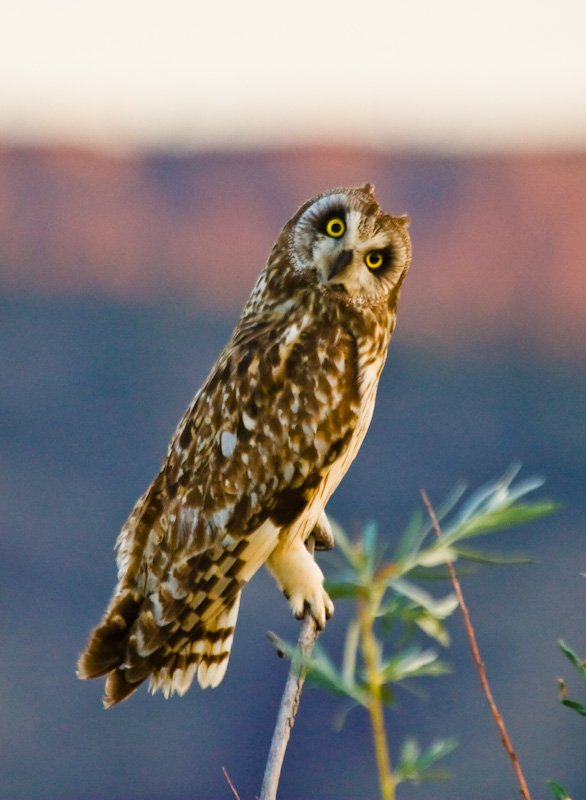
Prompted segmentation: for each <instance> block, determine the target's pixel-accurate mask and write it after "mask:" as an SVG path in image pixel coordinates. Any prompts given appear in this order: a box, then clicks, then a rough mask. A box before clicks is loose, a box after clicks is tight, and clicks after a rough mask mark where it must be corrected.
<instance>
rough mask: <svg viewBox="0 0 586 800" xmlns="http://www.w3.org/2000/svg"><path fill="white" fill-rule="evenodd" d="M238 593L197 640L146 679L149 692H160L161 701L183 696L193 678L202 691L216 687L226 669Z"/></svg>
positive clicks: (238, 597)
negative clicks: (174, 696)
mask: <svg viewBox="0 0 586 800" xmlns="http://www.w3.org/2000/svg"><path fill="white" fill-rule="evenodd" d="M240 594H241V593H240V592H238V594H237V595H236V596H235V597H234V599H233V600H232V601H231V603H230V604H229V605H228V606H226V607H225V608H223V609H222V611H221V612H220V613H219V614H218V616H217V617H214V618H213V619H209V620H207V621H206V623H205V628H203V630H200V631H199V632H198V636H197V639H194V640H193V641H191V642H189V643H188V644H186V645H185V646H184V647H183V648H181V650H179V651H178V652H177V653H172V654H170V655H169V658H168V659H167V660H166V661H165V662H164V664H163V665H162V666H161V667H160V668H159V669H156V670H155V671H154V672H153V674H152V675H151V677H150V682H149V690H150V691H151V692H152V693H153V694H154V693H155V692H157V691H162V692H163V694H164V695H165V697H169V696H170V695H172V694H174V693H177V694H178V695H184V694H185V692H186V691H187V690H188V689H189V687H190V686H191V684H192V682H193V679H194V678H195V676H196V675H197V679H198V682H199V684H200V686H201V687H202V688H203V689H206V688H208V687H211V688H215V687H216V686H218V685H219V684H220V683H221V681H222V679H223V678H224V675H225V674H226V669H227V667H228V661H229V659H230V651H231V649H232V642H233V641H234V629H235V626H236V620H237V618H238V610H239V608H240Z"/></svg>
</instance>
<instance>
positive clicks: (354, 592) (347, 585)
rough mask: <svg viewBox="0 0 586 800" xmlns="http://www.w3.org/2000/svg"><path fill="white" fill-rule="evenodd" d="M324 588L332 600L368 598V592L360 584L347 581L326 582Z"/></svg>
mask: <svg viewBox="0 0 586 800" xmlns="http://www.w3.org/2000/svg"><path fill="white" fill-rule="evenodd" d="M324 587H325V589H326V591H327V593H328V594H329V595H330V597H331V598H332V600H340V599H347V598H350V597H352V598H358V597H366V596H367V590H366V589H365V588H364V586H362V585H361V584H360V583H358V582H352V581H350V580H345V581H325V582H324Z"/></svg>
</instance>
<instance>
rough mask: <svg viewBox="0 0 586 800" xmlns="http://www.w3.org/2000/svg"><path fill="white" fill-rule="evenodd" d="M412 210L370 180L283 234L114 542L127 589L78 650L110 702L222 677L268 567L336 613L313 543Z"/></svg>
mask: <svg viewBox="0 0 586 800" xmlns="http://www.w3.org/2000/svg"><path fill="white" fill-rule="evenodd" d="M407 222H408V220H407V218H406V217H390V216H388V215H386V214H384V213H383V212H382V210H381V209H380V207H379V205H378V204H377V202H376V201H375V199H374V194H373V190H372V187H371V186H369V185H367V186H365V187H363V188H362V189H336V190H332V191H330V192H326V193H325V194H323V195H320V197H318V198H316V199H314V200H311V201H309V202H308V203H306V204H305V205H304V206H302V208H301V209H300V210H299V211H298V212H297V214H296V215H295V216H294V217H293V219H292V220H291V221H290V222H289V223H287V225H286V226H285V227H284V228H283V230H282V232H281V234H280V236H279V238H278V240H277V243H276V245H275V247H274V248H273V251H272V253H271V256H270V258H269V262H268V264H267V267H266V268H265V270H264V271H263V273H262V274H261V276H260V278H259V280H258V282H257V285H256V287H255V289H254V290H253V292H252V295H251V297H250V299H249V301H248V303H247V305H246V306H245V308H244V311H243V313H242V316H241V319H240V321H239V323H238V325H237V327H236V329H235V331H234V334H233V335H232V338H231V339H230V341H229V342H228V344H227V345H226V347H225V348H224V351H223V352H222V354H221V355H220V357H219V358H218V361H217V363H216V365H215V366H214V368H213V369H212V371H211V373H210V375H209V377H208V379H207V380H206V382H205V383H204V385H203V387H202V388H201V390H200V391H199V392H198V394H197V395H196V397H195V398H194V400H193V402H192V403H191V405H190V406H189V408H188V409H187V411H186V413H185V415H184V416H183V419H182V420H181V422H180V423H179V426H178V428H177V431H176V433H175V435H174V436H173V438H172V440H171V443H170V445H169V450H168V453H167V457H166V459H165V461H164V462H163V465H162V468H161V471H160V472H159V474H158V475H157V477H156V478H155V480H154V481H153V483H152V484H151V486H150V488H149V489H148V491H147V492H146V494H144V495H143V496H142V497H141V498H140V500H139V501H138V502H137V504H136V506H135V508H134V510H133V512H132V514H131V515H130V517H129V519H128V521H127V522H126V524H125V525H124V527H123V529H122V532H121V534H120V536H119V539H118V543H117V546H118V579H119V582H118V586H117V588H116V590H115V593H114V596H113V597H112V600H111V602H110V605H109V606H108V609H107V610H106V613H105V616H104V618H103V620H102V622H101V623H100V625H99V626H98V627H97V628H96V629H95V630H94V631H93V633H92V636H91V638H90V642H89V644H88V646H87V649H86V650H85V652H84V653H83V654H82V655H81V657H80V660H79V665H78V674H79V675H80V677H82V678H95V677H98V676H100V675H108V678H107V681H106V698H105V701H104V702H105V704H106V705H107V706H109V705H113V704H114V703H117V702H119V701H120V700H123V699H124V698H125V697H127V696H128V695H129V694H131V693H132V692H133V691H134V690H135V689H137V688H138V686H139V685H140V684H141V683H142V682H143V681H144V680H145V679H146V678H148V677H150V679H151V688H152V689H153V691H154V690H156V689H162V690H163V692H164V693H165V695H168V694H169V693H172V692H174V691H177V692H179V693H180V694H183V693H184V692H185V691H186V690H187V689H188V688H189V686H190V684H191V682H192V680H193V678H194V677H195V675H196V674H197V677H198V680H199V682H200V684H201V685H202V686H216V685H217V684H218V683H219V682H220V681H221V679H222V678H223V676H224V673H225V670H226V666H227V663H228V657H229V654H230V647H231V644H232V639H233V635H234V626H235V624H236V618H237V615H238V605H239V601H240V592H241V589H242V587H243V586H244V585H245V584H246V582H247V581H248V580H250V578H251V577H252V575H253V574H254V573H255V572H256V571H257V570H258V569H259V567H260V566H261V565H262V564H263V563H265V562H266V563H267V565H268V567H269V569H270V571H271V572H272V573H273V574H274V575H275V577H276V579H277V582H278V583H279V585H280V587H281V588H282V590H283V591H284V593H285V594H286V596H287V597H288V598H289V602H290V604H291V606H292V608H293V611H294V613H295V614H296V615H297V616H301V615H302V614H303V611H304V608H305V607H306V606H307V607H309V608H310V610H311V613H312V614H313V616H314V617H315V619H316V621H317V623H318V625H319V626H322V627H323V625H324V624H325V621H326V619H327V617H328V616H329V615H330V614H331V613H332V611H333V606H332V603H331V600H330V599H329V597H328V596H327V594H326V593H325V591H324V589H323V575H322V573H321V571H320V570H319V567H317V565H316V564H315V562H314V561H313V559H312V558H311V556H309V554H308V552H307V550H306V549H305V547H304V542H305V540H306V539H307V537H308V536H309V534H310V533H311V531H312V530H315V531H316V533H318V539H319V541H321V542H322V543H323V544H324V546H330V542H329V540H330V539H331V533H330V532H329V525H328V522H327V518H326V517H325V514H324V507H325V504H326V502H327V500H328V499H329V497H330V495H331V494H332V492H333V491H334V489H335V488H336V486H337V485H338V483H339V481H340V480H341V478H342V477H343V475H344V473H345V472H346V470H347V468H348V466H349V465H350V463H351V461H352V460H353V458H354V457H355V455H356V453H357V451H358V449H359V447H360V444H361V442H362V439H363V437H364V434H365V433H366V429H367V428H368V425H369V423H370V419H371V416H372V411H373V408H374V401H375V396H376V389H377V385H378V380H379V377H380V373H381V370H382V368H383V365H384V361H385V358H386V352H387V347H388V344H389V339H390V336H391V332H392V330H393V328H394V325H395V312H396V306H397V300H398V295H399V289H400V286H401V283H402V281H403V278H404V276H405V273H406V271H407V268H408V266H409V262H410V254H411V247H410V241H409V237H408V234H407V230H406V228H407Z"/></svg>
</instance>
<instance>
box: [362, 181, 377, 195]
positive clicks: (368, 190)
mask: <svg viewBox="0 0 586 800" xmlns="http://www.w3.org/2000/svg"><path fill="white" fill-rule="evenodd" d="M360 191H361V192H366V194H370V195H372V196H373V197H374V185H373V184H372V183H365V184H364V186H361V187H360Z"/></svg>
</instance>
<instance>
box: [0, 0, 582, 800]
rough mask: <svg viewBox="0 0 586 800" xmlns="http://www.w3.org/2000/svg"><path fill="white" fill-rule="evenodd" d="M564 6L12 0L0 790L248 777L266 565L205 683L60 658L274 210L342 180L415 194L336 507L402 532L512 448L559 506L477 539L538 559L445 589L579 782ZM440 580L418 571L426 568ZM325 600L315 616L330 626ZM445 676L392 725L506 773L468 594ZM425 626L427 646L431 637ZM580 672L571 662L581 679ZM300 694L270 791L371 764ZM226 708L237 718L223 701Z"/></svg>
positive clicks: (570, 156) (483, 784) (44, 793)
mask: <svg viewBox="0 0 586 800" xmlns="http://www.w3.org/2000/svg"><path fill="white" fill-rule="evenodd" d="M585 28H586V6H585V5H584V3H582V2H581V1H580V0H558V1H557V2H556V3H553V2H540V1H539V0H537V1H536V0H532V1H530V0H527V1H525V0H507V1H506V2H505V0H493V2H491V3H470V2H464V0H444V1H443V2H441V3H438V2H436V1H435V0H411V2H409V3H406V2H397V1H396V0H384V1H383V0H380V1H379V0H363V2H361V3H350V2H348V0H339V1H338V2H332V1H331V0H311V1H310V0H297V2H296V3H295V4H287V5H286V4H280V3H274V2H269V0H250V2H248V3H236V2H234V0H226V2H224V3H217V4H211V3H203V2H200V1H199V0H166V2H164V3H163V2H161V0H140V2H139V0H76V2H71V0H51V2H46V0H18V2H13V1H12V0H2V3H1V5H0V292H1V295H0V376H1V377H0V486H1V487H2V488H1V490H0V505H1V508H0V520H1V521H0V531H1V537H0V603H1V605H0V608H1V613H0V797H2V798H3V799H4V800H12V799H13V798H18V799H19V800H24V799H28V798H30V800H33V798H35V799H36V798H39V799H41V798H42V799H43V800H44V799H47V800H56V799H57V798H59V799H60V800H62V799H63V798H79V799H80V800H82V799H85V798H88V800H89V799H90V798H113V799H114V798H116V799H117V798H121V799H122V798H145V799H150V798H152V799H153V800H155V799H157V800H158V799H159V798H165V800H174V799H175V798H177V799H179V798H230V797H232V794H231V791H230V789H229V787H228V785H227V783H226V781H225V779H224V777H223V775H222V773H221V767H222V766H225V767H226V769H227V770H228V772H229V774H230V777H231V779H232V781H233V782H234V784H235V786H236V788H237V790H238V792H239V794H240V797H241V798H243V800H244V798H247V797H248V798H250V797H254V796H256V795H257V794H258V792H259V791H260V784H261V780H262V772H263V767H264V763H265V759H266V754H267V752H268V747H269V742H270V737H271V734H272V728H273V725H274V720H275V716H276V711H277V707H278V703H279V700H280V695H281V691H282V688H283V685H284V681H285V676H286V672H287V667H288V665H287V663H284V662H282V661H280V660H279V659H277V658H276V656H275V654H274V652H273V650H272V646H271V645H270V644H269V643H268V641H267V640H266V639H265V632H266V631H267V630H268V629H271V630H274V631H276V632H277V633H278V634H279V635H281V636H283V637H284V638H288V639H290V640H292V639H294V638H295V637H296V635H297V630H298V625H297V623H296V622H295V621H294V620H292V619H291V618H290V614H289V611H288V608H287V605H286V603H285V601H284V600H282V599H281V598H280V597H279V595H278V592H277V590H276V589H275V587H274V584H273V582H272V580H271V579H270V578H269V577H268V576H267V575H266V574H265V573H264V572H263V573H262V574H260V573H259V574H258V575H257V576H256V577H255V579H254V580H253V581H252V583H251V584H250V586H249V587H248V588H247V590H246V592H245V593H244V597H243V604H242V609H241V612H240V619H239V624H238V630H237V634H236V639H235V643H234V648H233V656H232V660H231V664H230V668H229V670H228V673H227V676H226V679H225V680H224V682H223V683H222V684H221V686H220V687H219V688H218V689H216V690H214V691H206V692H202V691H201V690H200V689H199V688H197V687H193V688H192V690H191V691H190V692H189V693H188V695H187V696H186V697H184V698H183V699H177V698H173V699H171V700H168V701H165V700H164V699H163V698H162V697H161V696H160V695H157V696H155V697H151V696H150V695H149V694H148V693H147V692H146V690H144V689H142V690H141V691H140V692H138V693H137V694H136V695H135V696H133V697H132V698H131V699H130V700H129V702H128V703H125V704H124V705H123V706H122V707H118V708H115V709H114V710H112V711H109V712H107V713H106V712H105V711H103V710H102V706H101V702H100V697H101V693H102V686H101V685H100V682H99V681H98V682H93V683H81V682H79V681H77V679H76V678H75V672H74V669H75V661H76V657H77V654H78V652H79V651H80V650H81V649H82V648H83V646H84V643H85V641H86V637H87V634H88V632H89V629H90V628H91V627H92V626H93V625H95V624H96V623H97V621H98V619H99V617H100V615H101V613H102V611H103V608H104V606H105V604H106V602H107V600H108V598H109V596H110V592H111V590H112V587H113V585H114V580H115V567H114V554H113V550H112V548H113V545H114V541H115V538H116V536H117V534H118V531H119V529H120V527H121V525H122V523H123V522H124V520H125V519H126V516H127V514H128V513H129V511H130V510H131V508H132V506H133V504H134V502H135V500H136V498H137V497H138V496H139V495H140V494H141V493H142V492H143V491H144V489H145V488H146V486H147V485H148V483H149V482H150V480H151V479H152V477H153V476H154V474H155V472H156V471H157V469H158V466H159V464H160V461H161V459H162V457H163V455H164V453H165V450H166V446H167V442H168V439H169V437H170V435H171V434H172V432H173V430H174V428H175V425H176V423H177V421H178V420H179V418H180V416H181V414H182V413H183V411H184V409H185V407H186V405H187V404H188V402H189V401H190V399H191V397H192V395H193V394H194V393H195V391H196V390H197V389H198V388H199V386H200V384H201V383H202V381H203V379H204V378H205V376H206V374H207V372H208V370H209V369H210V367H211V366H212V364H213V362H214V360H215V358H216V356H217V354H218V353H219V351H220V349H221V348H222V346H223V344H224V343H225V341H226V339H227V338H228V336H229V334H230V332H231V330H232V328H233V326H234V324H235V322H236V320H237V318H238V315H239V312H240V309H241V307H242V305H243V303H244V302H245V300H246V298H247V296H248V293H249V291H250V289H251V288H252V286H253V284H254V281H255V279H256V276H257V275H258V273H259V272H260V270H261V269H262V268H263V266H264V263H265V261H266V258H267V256H268V254H269V251H270V248H271V246H272V244H273V242H274V240H275V238H276V236H277V234H278V232H279V230H280V228H281V227H282V225H283V224H284V223H285V222H286V221H287V219H289V218H290V217H291V216H292V214H293V213H294V212H295V210H296V209H297V208H298V206H299V205H301V203H303V202H304V201H305V200H306V199H308V198H309V197H311V196H313V195H315V194H318V193H319V192H321V191H323V190H324V189H327V188H330V187H332V186H339V185H360V184H362V183H364V182H366V181H370V182H372V183H374V184H375V186H376V190H377V196H378V198H379V200H380V202H381V204H382V205H383V206H384V207H385V209H387V210H388V211H390V212H393V213H397V214H400V213H409V214H410V215H411V217H412V226H411V234H412V237H413V247H414V259H413V267H412V270H411V272H410V273H409V276H408V279H407V281H406V283H405V287H404V289H403V294H402V298H401V303H400V309H399V324H398V328H397V331H396V333H395V335H394V337H393V341H392V343H391V349H390V354H389V360H388V363H387V367H386V369H385V373H384V375H383V379H382V381H381V386H380V390H379V400H378V404H377V409H376V412H375V417H374V421H373V424H372V428H371V431H370V433H369V435H368V437H367V439H366V442H365V444H364V446H363V448H362V451H361V453H360V455H359V457H358V459H357V461H356V463H355V465H354V467H353V468H352V469H351V471H350V472H349V474H348V475H347V477H346V479H345V480H344V481H343V483H342V485H341V487H340V488H339V489H338V491H337V493H336V495H335V496H334V498H333V499H332V501H331V503H330V505H329V511H330V513H331V515H332V516H333V517H334V518H336V519H337V521H338V522H340V523H341V524H342V525H343V526H345V527H346V528H347V529H348V530H353V529H355V528H356V526H357V525H359V524H360V522H363V521H365V520H367V519H370V518H373V517H374V518H376V519H377V521H378V523H379V527H380V531H381V534H382V535H383V536H384V537H385V539H386V540H387V541H388V542H389V544H392V542H393V541H394V539H396V537H397V536H398V534H399V533H400V532H402V530H403V529H404V527H405V526H406V524H407V522H408V519H409V517H410V514H411V513H412V511H413V510H414V509H415V508H416V507H418V506H419V505H420V497H419V490H420V488H421V487H424V488H425V489H426V491H427V492H428V493H429V495H430V497H431V499H432V501H434V502H435V503H437V502H439V501H440V500H441V499H442V498H443V497H444V496H445V495H446V494H447V493H448V492H449V490H450V489H451V488H452V486H453V485H454V484H455V483H456V482H457V481H458V480H460V479H464V480H466V481H467V482H469V484H470V485H471V486H472V487H473V488H474V487H476V486H478V485H479V484H481V483H483V482H484V481H486V480H488V479H491V478H494V477H496V476H497V475H500V474H502V472H504V470H505V469H506V467H507V466H508V465H509V464H510V463H511V462H512V461H513V460H516V459H518V460H520V461H521V462H522V463H523V472H522V475H525V476H529V475H531V474H535V473H539V474H543V475H545V476H546V477H547V484H546V487H545V490H544V491H542V492H541V495H542V496H549V497H551V498H554V499H555V500H557V501H559V502H560V503H561V504H562V506H563V508H562V510H561V511H560V512H559V513H557V514H556V515H555V516H554V517H551V518H549V519H546V520H542V521H540V522H539V523H538V524H537V523H536V524H533V525H531V526H528V527H526V528H522V529H518V530H517V531H515V532H514V533H512V534H509V535H502V536H501V535H499V536H498V537H496V538H495V539H494V540H492V542H487V547H489V549H493V550H494V549H497V550H499V551H501V552H503V551H504V552H511V551H513V552H523V553H526V554H529V555H531V556H533V557H534V558H535V559H536V563H534V564H532V565H530V566H515V567H506V568H505V567H501V568H496V567H484V568H482V569H480V570H479V571H478V572H477V573H476V574H475V575H473V576H472V577H470V578H467V579H466V580H465V582H464V586H463V588H464V592H465V595H466V597H467V599H468V602H469V605H470V611H471V615H472V618H473V621H474V623H475V625H476V628H477V635H478V638H479V641H480V646H481V649H482V652H483V656H484V658H485V660H486V662H487V668H488V674H489V678H490V679H491V681H492V685H493V691H494V694H495V697H496V699H497V702H498V703H499V705H500V707H501V711H502V712H503V715H504V717H505V720H506V722H507V724H508V727H509V730H510V733H511V736H512V739H513V743H514V745H515V748H516V750H517V752H518V755H519V757H520V760H521V763H522V764H523V766H524V769H525V771H526V774H527V779H528V781H529V784H530V787H531V788H532V790H533V793H534V797H536V798H537V797H545V796H546V794H547V789H546V786H545V779H546V778H553V779H555V780H558V781H559V782H561V783H562V784H564V785H565V786H566V788H567V789H568V790H569V792H570V793H571V794H572V796H575V797H581V796H582V797H583V796H584V795H585V794H586V775H585V772H584V742H585V738H586V728H585V726H584V721H583V720H581V719H580V718H578V717H577V715H576V714H574V713H573V712H571V711H569V710H568V709H563V708H562V707H561V706H560V705H559V703H558V700H557V688H556V676H558V675H560V674H562V675H564V676H565V677H566V678H568V677H570V673H571V668H570V665H569V663H568V662H567V661H565V659H564V657H563V656H562V655H561V654H560V652H559V650H558V649H557V644H556V641H557V639H558V637H560V636H563V637H565V639H566V640H567V641H568V643H569V644H570V645H571V646H572V647H574V649H576V650H577V651H578V652H579V653H581V655H586V631H585V623H584V619H585V618H584V608H585V603H586V581H585V580H584V578H583V577H581V575H580V572H581V571H584V570H585V569H586V548H585V546H584V538H585V529H584V519H585V515H586V498H585V492H584V486H585V482H586V431H585V426H584V419H585V414H586V376H585V372H584V365H585V361H586V291H585V289H586V271H585V266H586V264H585V262H586V226H585V218H586V192H585V186H586V48H585V47H584V31H585ZM445 590H446V587H443V586H442V587H439V590H438V591H441V592H444V591H445ZM347 614H348V612H347V611H346V610H345V609H344V603H343V602H341V601H339V602H338V608H337V614H336V617H334V619H333V620H332V621H331V622H330V624H329V626H328V629H327V631H326V632H325V634H324V635H323V637H322V642H323V644H324V646H325V647H326V648H327V649H329V651H330V652H332V653H334V654H337V653H339V651H340V646H341V638H342V635H343V632H344V621H345V619H346V618H347ZM450 630H451V632H452V635H453V647H452V648H451V649H450V651H449V652H448V653H447V654H446V658H447V659H448V660H450V661H451V662H452V664H453V667H454V672H453V674H452V675H450V676H448V677H444V678H440V679H433V680H432V679H430V681H429V684H428V686H427V688H428V699H427V700H420V699H418V698H416V697H414V696H411V695H400V696H399V698H398V705H397V708H396V710H395V712H394V713H392V714H391V715H390V716H389V734H390V738H391V742H392V743H393V747H394V752H395V753H396V749H397V747H398V746H399V743H400V742H401V741H402V740H403V738H404V737H405V736H406V735H409V734H411V735H415V736H416V737H417V738H418V739H419V741H420V742H421V744H422V745H423V746H427V745H429V744H430V743H431V741H432V739H434V738H436V737H438V736H449V735H455V736H457V737H458V738H459V740H460V745H459V747H458V749H457V750H456V751H455V752H454V753H453V754H452V755H451V756H450V757H449V758H448V759H446V761H445V766H446V767H448V768H449V769H450V770H451V771H452V773H453V778H452V780H451V781H450V782H448V783H441V784H435V785H433V786H424V787H414V788H411V787H405V788H403V789H402V791H401V793H400V796H401V797H404V798H415V797H419V798H423V797H434V798H440V800H442V799H443V798H445V799H446V800H448V798H449V799H450V800H457V799H458V798H461V800H465V799H469V798H491V800H500V799H502V800H505V798H510V797H512V796H514V795H515V794H516V793H517V787H516V785H515V784H514V782H513V776H512V772H511V770H510V767H509V764H508V762H507V759H506V756H505V754H504V752H503V751H502V749H501V747H500V744H499V741H498V736H497V733H496V729H495V728H494V724H493V722H492V719H491V718H490V717H489V714H488V711H487V708H486V704H485V701H484V699H483V698H482V697H481V695H480V691H479V687H478V681H477V677H476V674H475V671H474V668H473V666H472V662H471V658H470V656H469V653H468V649H467V644H466V641H465V639H464V636H463V633H462V630H461V623H460V620H459V619H458V618H457V617H456V616H455V617H454V618H453V619H452V620H451V623H450ZM422 644H427V643H426V642H422ZM569 684H570V688H571V691H573V692H574V693H575V694H577V693H578V687H577V686H576V685H575V684H573V683H572V681H571V680H570V681H569ZM338 708H339V705H338V701H337V700H335V699H334V698H330V697H328V696H326V695H324V694H322V693H321V691H317V690H308V691H306V692H305V693H304V695H303V698H302V704H301V711H300V715H299V717H298V721H297V723H296V726H295V729H294V731H293V736H292V740H291V744H290V747H289V750H288V753H287V757H286V761H285V766H284V772H283V777H282V783H281V793H280V796H281V797H282V798H283V799H285V798H291V799H293V798H297V799H301V798H304V799H305V800H309V798H348V799H350V798H352V799H355V798H365V797H376V796H377V792H378V785H377V777H376V770H375V764H374V758H373V755H372V749H371V741H370V732H369V729H368V727H367V721H366V718H365V715H363V714H362V713H361V712H360V711H355V712H353V713H352V714H351V715H350V716H349V718H348V720H347V722H346V725H345V727H344V728H343V729H342V731H341V732H340V733H334V732H333V731H332V730H331V724H332V720H333V717H334V715H335V713H336V711H337V710H338ZM235 723H236V724H235Z"/></svg>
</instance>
